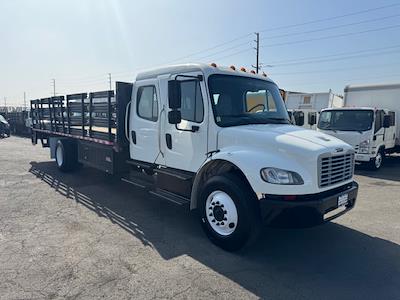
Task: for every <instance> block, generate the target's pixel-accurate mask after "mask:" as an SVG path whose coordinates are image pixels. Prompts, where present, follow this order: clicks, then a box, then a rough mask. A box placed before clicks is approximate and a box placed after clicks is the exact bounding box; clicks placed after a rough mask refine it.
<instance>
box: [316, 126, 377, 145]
mask: <svg viewBox="0 0 400 300" xmlns="http://www.w3.org/2000/svg"><path fill="white" fill-rule="evenodd" d="M320 132H323V133H326V134H328V135H330V136H333V137H335V138H338V139H340V140H342V141H344V142H346V143H348V144H349V145H351V146H352V147H353V148H356V147H358V145H360V143H361V142H363V141H365V140H367V139H369V137H370V136H371V131H370V130H369V131H362V132H358V131H340V130H335V131H333V130H320Z"/></svg>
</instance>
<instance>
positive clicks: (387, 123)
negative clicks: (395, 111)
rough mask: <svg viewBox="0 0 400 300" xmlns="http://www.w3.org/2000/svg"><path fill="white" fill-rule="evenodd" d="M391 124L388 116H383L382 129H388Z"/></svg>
mask: <svg viewBox="0 0 400 300" xmlns="http://www.w3.org/2000/svg"><path fill="white" fill-rule="evenodd" d="M391 123H392V122H391V118H390V116H389V115H385V116H384V117H383V128H389V127H390V124H391Z"/></svg>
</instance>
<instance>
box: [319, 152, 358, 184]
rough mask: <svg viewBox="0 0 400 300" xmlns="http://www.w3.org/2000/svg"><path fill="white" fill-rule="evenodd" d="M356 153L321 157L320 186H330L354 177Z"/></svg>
mask: <svg viewBox="0 0 400 300" xmlns="http://www.w3.org/2000/svg"><path fill="white" fill-rule="evenodd" d="M353 172H354V153H352V152H351V153H347V154H343V155H331V154H326V155H322V156H321V157H320V158H319V172H318V173H319V182H318V184H319V187H321V188H322V187H328V186H331V185H334V184H337V183H340V182H343V181H346V180H349V179H351V178H352V176H353Z"/></svg>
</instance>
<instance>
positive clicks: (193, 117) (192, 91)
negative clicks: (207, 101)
mask: <svg viewBox="0 0 400 300" xmlns="http://www.w3.org/2000/svg"><path fill="white" fill-rule="evenodd" d="M181 97H182V107H181V115H182V120H186V121H191V122H196V123H201V122H202V121H203V117H204V106H203V96H202V95H201V89H200V83H199V82H198V81H197V80H186V81H182V82H181ZM217 101H218V100H217Z"/></svg>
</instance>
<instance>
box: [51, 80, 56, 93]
mask: <svg viewBox="0 0 400 300" xmlns="http://www.w3.org/2000/svg"><path fill="white" fill-rule="evenodd" d="M51 81H52V82H53V83H52V85H53V96H54V97H55V96H56V80H55V79H54V78H53V79H52V80H51Z"/></svg>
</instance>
